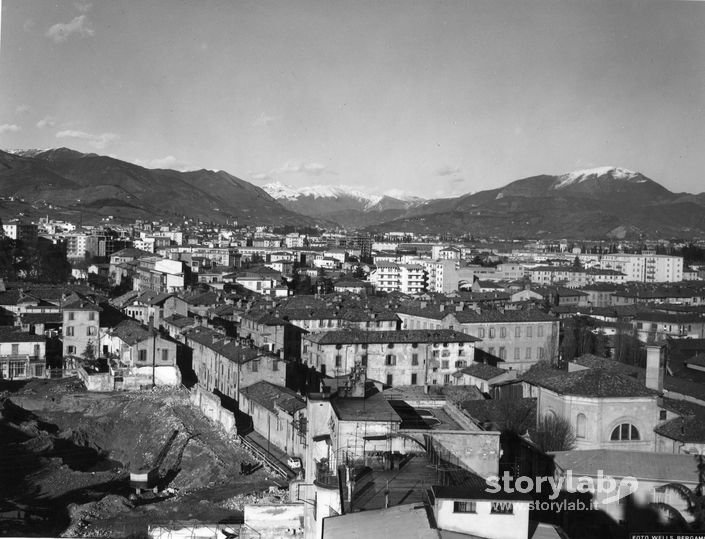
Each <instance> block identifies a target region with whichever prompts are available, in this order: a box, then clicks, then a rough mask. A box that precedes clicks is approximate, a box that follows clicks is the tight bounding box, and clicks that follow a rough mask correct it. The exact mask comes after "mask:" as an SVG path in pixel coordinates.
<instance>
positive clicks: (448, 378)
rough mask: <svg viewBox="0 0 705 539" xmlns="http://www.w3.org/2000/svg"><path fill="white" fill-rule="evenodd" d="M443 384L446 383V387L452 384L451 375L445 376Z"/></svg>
mask: <svg viewBox="0 0 705 539" xmlns="http://www.w3.org/2000/svg"><path fill="white" fill-rule="evenodd" d="M443 383H444V384H445V385H449V384H450V374H444V375H443Z"/></svg>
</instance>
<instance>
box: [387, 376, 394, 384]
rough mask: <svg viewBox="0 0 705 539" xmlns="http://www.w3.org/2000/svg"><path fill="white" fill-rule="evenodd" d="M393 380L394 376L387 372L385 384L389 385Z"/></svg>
mask: <svg viewBox="0 0 705 539" xmlns="http://www.w3.org/2000/svg"><path fill="white" fill-rule="evenodd" d="M393 381H394V377H393V376H392V375H391V374H388V375H387V385H388V386H391V385H392V382H393Z"/></svg>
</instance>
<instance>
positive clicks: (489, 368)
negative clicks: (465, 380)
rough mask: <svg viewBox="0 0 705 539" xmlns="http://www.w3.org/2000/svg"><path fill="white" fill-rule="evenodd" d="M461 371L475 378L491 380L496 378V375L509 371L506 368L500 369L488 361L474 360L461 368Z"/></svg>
mask: <svg viewBox="0 0 705 539" xmlns="http://www.w3.org/2000/svg"><path fill="white" fill-rule="evenodd" d="M460 372H462V373H463V374H467V375H470V376H474V377H475V378H479V379H481V380H489V379H491V378H494V377H495V376H499V375H500V374H504V373H505V372H507V371H506V369H500V368H499V367H495V366H493V365H488V364H487V363H476V362H473V363H471V364H470V365H468V366H467V367H465V368H464V369H461V371H460Z"/></svg>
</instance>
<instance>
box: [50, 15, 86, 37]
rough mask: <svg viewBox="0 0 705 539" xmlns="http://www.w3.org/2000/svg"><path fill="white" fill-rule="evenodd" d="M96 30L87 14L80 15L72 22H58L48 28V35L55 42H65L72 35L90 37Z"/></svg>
mask: <svg viewBox="0 0 705 539" xmlns="http://www.w3.org/2000/svg"><path fill="white" fill-rule="evenodd" d="M94 34H95V31H94V30H93V28H91V26H90V21H89V20H88V17H87V16H86V15H79V16H78V17H75V18H74V19H73V20H72V21H71V22H67V23H61V22H59V23H56V24H55V25H53V26H52V27H50V28H49V30H47V33H46V36H47V37H48V38H50V39H53V40H54V43H64V42H65V41H67V40H68V39H69V37H71V36H72V35H76V36H78V37H90V36H93V35H94Z"/></svg>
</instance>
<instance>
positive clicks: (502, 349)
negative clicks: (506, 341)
mask: <svg viewBox="0 0 705 539" xmlns="http://www.w3.org/2000/svg"><path fill="white" fill-rule="evenodd" d="M499 357H500V358H501V359H507V349H506V348H505V347H504V346H500V347H499Z"/></svg>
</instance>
